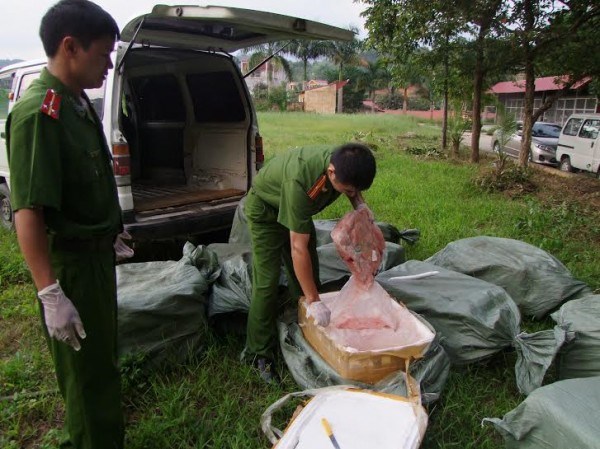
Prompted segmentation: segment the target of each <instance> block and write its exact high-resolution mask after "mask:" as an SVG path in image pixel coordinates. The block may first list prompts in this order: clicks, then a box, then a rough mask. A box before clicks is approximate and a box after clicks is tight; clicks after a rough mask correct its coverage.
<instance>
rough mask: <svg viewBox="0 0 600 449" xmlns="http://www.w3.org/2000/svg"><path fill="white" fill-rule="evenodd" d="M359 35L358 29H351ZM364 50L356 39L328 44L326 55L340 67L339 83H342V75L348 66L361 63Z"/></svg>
mask: <svg viewBox="0 0 600 449" xmlns="http://www.w3.org/2000/svg"><path fill="white" fill-rule="evenodd" d="M351 30H352V31H353V32H354V33H355V34H357V33H358V29H357V28H354V27H353V28H351ZM361 48H362V42H361V41H359V40H358V39H356V36H355V37H354V38H353V39H352V40H351V41H329V42H327V43H326V55H327V56H329V57H330V58H331V60H332V61H333V63H334V64H335V65H337V67H338V81H342V80H343V78H342V73H343V72H344V67H345V66H347V65H358V64H359V63H360V62H361V59H360V57H359V51H360V50H361Z"/></svg>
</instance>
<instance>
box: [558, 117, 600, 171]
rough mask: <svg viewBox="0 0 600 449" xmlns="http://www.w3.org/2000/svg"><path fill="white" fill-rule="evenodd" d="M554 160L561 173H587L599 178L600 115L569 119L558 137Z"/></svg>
mask: <svg viewBox="0 0 600 449" xmlns="http://www.w3.org/2000/svg"><path fill="white" fill-rule="evenodd" d="M556 159H557V160H558V162H559V165H560V169H561V170H563V171H567V172H572V171H575V170H581V171H587V172H592V173H594V174H595V175H597V176H598V177H599V178H600V114H573V115H571V116H570V117H569V119H568V120H567V123H565V126H564V127H563V129H562V131H561V133H560V136H559V137H558V147H557V149H556Z"/></svg>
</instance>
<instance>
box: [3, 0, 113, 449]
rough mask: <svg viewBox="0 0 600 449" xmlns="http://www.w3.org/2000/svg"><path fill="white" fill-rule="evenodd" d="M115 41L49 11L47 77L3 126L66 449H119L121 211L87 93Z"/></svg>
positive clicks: (75, 13)
mask: <svg viewBox="0 0 600 449" xmlns="http://www.w3.org/2000/svg"><path fill="white" fill-rule="evenodd" d="M118 36H119V29H118V26H117V24H116V22H115V21H114V19H113V18H112V17H111V16H110V15H109V14H108V13H107V12H106V11H104V10H103V9H102V8H100V7H99V6H98V5H96V4H94V3H92V2H89V1H87V0H62V1H60V2H59V3H57V4H56V5H54V6H52V7H51V8H50V9H49V10H48V11H47V12H46V14H45V15H44V17H43V18H42V22H41V25H40V37H41V40H42V43H43V45H44V50H45V52H46V55H47V56H48V65H47V68H46V69H44V70H43V72H42V73H41V76H40V78H39V79H37V80H36V81H34V82H33V83H32V84H31V86H30V87H29V88H28V89H27V91H26V92H25V94H24V95H23V96H22V98H21V99H20V100H19V102H18V103H17V104H16V105H15V107H14V109H13V111H12V112H11V114H10V116H9V118H8V121H7V125H6V131H7V141H8V145H7V147H8V155H9V165H10V173H11V177H10V181H11V197H12V201H13V206H14V209H15V211H16V212H15V227H16V231H17V237H18V240H19V245H20V247H21V251H22V253H23V256H24V258H25V261H26V262H27V265H28V266H29V269H30V271H31V274H32V277H33V281H34V283H35V285H36V287H37V290H38V298H39V300H40V311H41V316H42V323H43V328H44V332H45V335H46V338H47V341H48V345H49V348H50V352H51V355H52V359H53V362H54V366H55V370H56V377H57V380H58V385H59V389H60V392H61V394H62V396H63V398H64V400H65V411H66V413H65V428H66V431H67V439H66V440H65V441H64V442H63V443H62V444H61V447H63V448H76V449H92V448H97V449H113V448H122V447H123V436H124V431H123V415H122V409H121V391H120V378H119V371H118V368H117V360H116V349H117V342H116V334H117V322H116V313H117V305H116V278H115V249H114V246H113V245H115V242H118V243H121V242H120V241H119V240H118V237H117V235H118V234H119V232H121V230H122V222H121V209H120V207H119V203H118V198H117V190H116V184H115V180H114V177H113V174H112V168H111V156H110V152H109V150H108V147H107V143H106V140H105V138H104V135H103V132H102V128H101V124H100V122H99V120H98V117H97V116H96V114H95V112H94V110H93V108H92V107H91V105H90V102H89V99H88V98H87V96H86V95H85V93H84V89H89V88H96V87H100V86H102V83H103V80H104V78H105V77H106V75H107V71H108V70H109V69H110V68H112V62H111V59H110V55H111V52H112V51H113V50H114V45H115V40H116V39H117V38H118ZM117 256H118V254H117Z"/></svg>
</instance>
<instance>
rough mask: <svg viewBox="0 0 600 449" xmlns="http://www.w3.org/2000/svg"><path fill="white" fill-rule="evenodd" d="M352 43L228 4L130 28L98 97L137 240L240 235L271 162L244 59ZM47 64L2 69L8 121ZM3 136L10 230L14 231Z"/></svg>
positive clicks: (2, 188) (159, 14)
mask: <svg viewBox="0 0 600 449" xmlns="http://www.w3.org/2000/svg"><path fill="white" fill-rule="evenodd" d="M352 38H353V33H352V32H351V31H349V30H345V29H341V28H336V27H332V26H329V25H324V24H321V23H318V22H312V21H308V20H305V19H300V18H296V17H288V16H283V15H279V14H273V13H268V12H260V11H254V10H248V9H240V8H226V7H219V6H167V5H157V6H155V7H154V8H153V9H152V12H150V13H148V14H144V15H142V16H138V17H136V18H134V19H133V20H131V21H130V22H129V23H128V24H127V25H125V27H124V28H123V30H122V31H121V42H119V43H118V47H117V51H116V58H115V68H114V69H113V70H111V71H110V72H109V74H108V76H107V79H106V82H105V84H104V86H103V87H101V88H99V89H94V90H92V91H88V92H87V93H88V96H89V97H90V99H91V101H92V104H93V105H94V108H95V109H96V112H97V113H98V116H99V117H100V119H101V120H102V125H103V128H104V133H105V135H106V138H107V141H108V143H109V146H110V149H111V152H112V157H113V169H114V175H115V179H116V181H117V186H118V193H119V202H120V204H121V208H122V210H123V221H124V223H125V227H126V229H127V230H128V231H129V232H130V233H131V234H132V235H133V237H134V239H136V240H154V239H163V238H172V237H176V236H186V235H192V234H201V233H204V232H211V231H216V230H221V229H227V228H229V227H230V226H231V222H232V220H233V215H234V212H235V209H236V207H237V204H238V202H239V200H240V198H242V196H243V195H244V194H245V193H246V192H247V191H248V189H249V188H250V186H251V183H252V178H253V176H254V175H255V173H256V171H257V170H258V169H259V168H260V167H261V165H262V163H263V146H262V137H261V136H260V134H259V132H258V123H257V119H256V112H255V108H254V105H253V103H252V99H251V97H250V93H249V92H248V88H247V87H246V83H245V82H244V76H243V75H242V73H241V72H240V70H239V68H238V66H237V64H236V62H235V59H234V57H233V56H232V55H231V53H232V52H234V51H236V50H239V49H242V48H245V47H249V46H254V45H258V44H262V43H267V42H276V41H282V40H286V39H320V40H326V39H329V40H351V39H352ZM44 66H45V61H33V62H24V63H19V64H15V65H12V66H9V67H5V68H3V69H0V83H1V82H2V81H1V80H10V86H11V90H10V94H9V95H10V101H9V103H8V110H7V111H6V112H5V114H4V115H6V113H7V112H8V111H9V110H10V108H11V107H12V104H13V103H14V102H15V101H17V100H18V98H19V97H20V96H21V95H22V93H23V92H24V90H25V89H26V88H27V86H29V84H30V83H31V81H32V80H33V79H35V78H36V77H37V76H39V73H40V72H41V70H42V68H43V67H44ZM4 83H6V81H4ZM2 118H4V117H3V116H2V115H0V119H2ZM0 126H1V127H2V130H1V131H2V142H1V144H0V145H1V146H0V200H1V201H2V216H1V220H2V224H3V225H4V226H5V227H9V228H10V227H12V209H11V205H10V193H9V185H10V183H9V178H10V173H9V171H8V163H7V160H6V159H7V156H6V149H5V139H4V123H2V124H0ZM15 151H18V150H15Z"/></svg>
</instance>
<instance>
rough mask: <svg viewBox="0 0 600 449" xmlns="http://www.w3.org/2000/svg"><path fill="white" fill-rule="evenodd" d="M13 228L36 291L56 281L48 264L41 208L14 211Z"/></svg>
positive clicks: (48, 257) (48, 258) (46, 242)
mask: <svg viewBox="0 0 600 449" xmlns="http://www.w3.org/2000/svg"><path fill="white" fill-rule="evenodd" d="M15 229H16V231H17V239H18V241H19V246H20V247H21V252H22V253H23V257H24V258H25V262H26V263H27V266H28V267H29V271H31V276H32V277H33V282H34V283H35V286H36V288H37V290H38V291H40V290H43V289H44V288H46V287H48V286H49V285H52V284H54V283H55V282H56V276H55V275H54V272H53V271H52V266H51V265H50V256H49V254H48V237H47V236H46V224H45V221H44V211H43V209H41V208H39V209H19V210H17V211H16V212H15Z"/></svg>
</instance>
